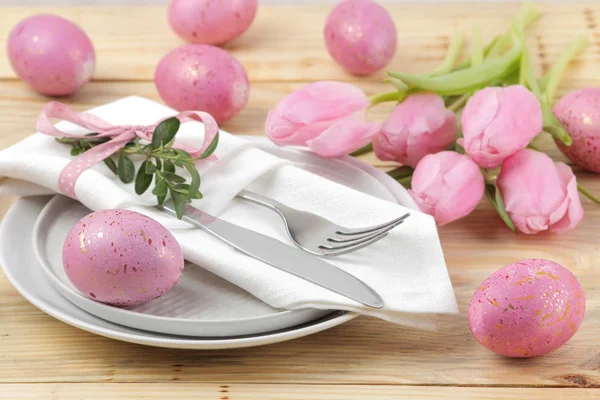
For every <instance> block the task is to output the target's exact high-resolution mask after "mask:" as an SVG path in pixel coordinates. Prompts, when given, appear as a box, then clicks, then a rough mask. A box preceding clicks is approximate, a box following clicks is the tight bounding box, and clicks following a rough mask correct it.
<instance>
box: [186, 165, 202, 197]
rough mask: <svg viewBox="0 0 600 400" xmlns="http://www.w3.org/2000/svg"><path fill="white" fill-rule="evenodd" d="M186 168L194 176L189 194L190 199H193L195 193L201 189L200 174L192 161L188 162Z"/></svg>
mask: <svg viewBox="0 0 600 400" xmlns="http://www.w3.org/2000/svg"><path fill="white" fill-rule="evenodd" d="M186 168H187V170H188V171H189V173H190V175H191V176H192V180H191V182H190V189H189V194H188V200H191V199H192V197H193V196H194V194H195V193H196V192H197V191H198V190H199V189H200V174H199V173H198V170H197V169H196V167H195V166H194V164H192V163H189V164H186Z"/></svg>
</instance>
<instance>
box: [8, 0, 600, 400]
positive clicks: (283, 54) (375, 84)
mask: <svg viewBox="0 0 600 400" xmlns="http://www.w3.org/2000/svg"><path fill="white" fill-rule="evenodd" d="M515 7H516V5H514V4H508V5H507V4H502V5H498V4H485V5H478V7H477V8H473V7H457V6H456V5H431V4H410V5H403V6H393V7H392V11H393V15H394V17H395V19H396V22H397V23H398V26H399V31H400V38H401V42H400V47H399V52H398V57H397V59H396V60H395V61H394V64H393V65H394V68H396V66H397V68H402V69H403V70H406V71H422V70H426V69H428V68H430V67H432V66H433V65H435V63H437V62H439V60H440V59H441V57H442V55H443V51H444V48H445V46H446V45H447V40H448V39H447V37H446V36H447V35H450V34H452V33H453V32H455V31H457V30H459V29H467V27H468V26H469V25H470V24H471V23H472V22H473V21H477V22H478V23H479V24H480V25H482V26H483V27H484V28H485V33H486V35H492V34H493V33H496V32H500V31H502V30H504V29H505V27H506V25H507V24H508V20H509V19H510V18H511V16H512V14H513V13H514V10H515ZM542 7H543V9H544V10H545V11H546V13H547V17H545V19H543V20H542V21H541V22H540V23H539V24H538V25H536V27H535V28H534V31H533V32H534V34H533V36H532V40H533V42H532V45H533V47H532V50H533V51H534V53H535V54H536V62H537V64H538V67H539V68H540V69H542V66H543V65H544V64H548V63H550V62H552V60H554V59H555V58H556V57H557V55H558V53H559V52H560V50H561V49H562V48H564V47H565V46H566V45H567V42H568V41H569V40H570V39H571V38H572V37H575V36H576V35H577V34H578V33H581V32H588V33H589V34H590V39H591V44H590V47H589V48H588V50H587V52H586V53H585V54H584V55H583V56H582V57H581V59H580V60H579V61H578V62H576V63H575V65H574V66H573V68H571V69H570V70H569V75H568V77H567V79H566V80H565V82H564V85H563V87H562V88H561V91H562V93H564V92H565V91H566V90H567V89H574V88H579V87H584V86H600V76H599V75H598V74H597V70H598V65H599V63H600V34H599V33H597V32H598V31H597V27H596V20H595V19H596V14H598V13H599V12H600V4H598V3H593V4H592V3H590V4H588V5H585V4H580V3H578V4H570V5H566V4H551V5H544V6H542ZM41 10H44V11H47V10H48V7H43V8H40V9H35V10H34V9H32V8H13V9H2V11H1V12H0V41H4V40H5V38H6V32H8V30H9V29H10V27H11V26H12V25H13V24H14V22H16V21H18V20H19V19H21V18H23V17H24V16H26V15H29V14H31V13H33V12H34V11H41ZM54 10H58V12H59V13H61V14H62V15H65V16H68V17H69V18H72V19H73V20H75V21H77V22H78V23H81V24H82V26H84V27H86V29H87V30H88V31H89V32H90V34H92V36H93V38H94V41H95V42H96V46H97V49H98V53H99V55H100V61H99V65H98V73H97V75H96V79H97V81H96V82H93V83H91V84H89V85H88V86H86V87H85V88H84V89H83V90H82V91H81V92H80V93H78V94H77V95H76V96H73V97H71V98H68V99H63V101H66V102H69V103H71V104H72V105H73V107H74V108H76V109H77V110H84V109H87V108H90V107H93V106H94V105H99V104H103V103H106V102H108V101H112V100H116V99H118V98H120V97H124V96H127V95H131V94H136V95H141V96H145V97H148V98H152V99H155V100H158V97H157V94H156V91H155V89H154V86H153V84H152V83H151V82H149V81H148V80H149V79H151V76H152V70H153V68H154V64H155V63H156V60H158V58H159V57H160V55H162V54H163V53H164V52H166V51H168V49H170V48H172V47H173V46H176V45H177V43H178V40H177V38H175V37H174V36H173V35H172V34H170V33H169V32H168V27H167V25H166V24H165V23H164V15H163V14H164V11H163V10H162V9H160V8H123V7H121V8H119V7H117V8H115V7H110V8H102V7H90V8H60V9H56V8H55V9H54ZM586 10H590V11H586ZM326 11H327V9H326V7H323V6H321V7H298V6H293V7H289V8H274V7H263V8H262V9H261V11H260V15H259V18H258V19H257V23H256V24H255V25H254V26H253V27H252V29H251V31H249V32H248V34H247V35H245V36H244V37H242V38H240V39H239V40H238V41H236V42H234V43H232V44H231V45H230V46H229V47H228V48H229V49H230V50H231V51H232V52H233V53H234V54H235V55H236V56H238V57H239V58H240V60H242V62H243V63H244V64H245V65H246V67H247V68H248V71H249V74H250V76H251V78H252V80H253V83H252V85H253V86H252V94H251V98H250V103H249V105H248V107H247V108H246V109H245V110H244V111H243V113H242V114H240V116H238V117H236V118H235V119H233V120H231V121H230V122H228V123H226V124H224V125H223V128H224V129H226V130H228V131H231V132H232V133H238V134H241V133H248V134H262V132H263V129H262V127H263V124H264V118H265V116H266V111H267V110H268V109H269V108H270V107H272V106H273V105H274V104H275V103H276V102H277V101H278V100H279V99H281V97H283V96H284V95H285V94H286V93H289V92H291V91H292V90H294V89H295V88H297V87H299V86H300V85H302V84H303V82H306V81H312V80H314V79H345V80H350V79H353V82H354V83H356V84H358V85H359V86H360V87H361V88H363V89H364V90H365V91H366V92H367V93H368V94H373V93H376V92H379V91H383V90H386V88H388V86H386V85H385V84H383V83H379V82H380V81H381V78H382V76H381V74H380V75H378V76H375V77H372V78H369V79H354V78H351V77H350V76H348V75H346V74H343V73H342V72H340V71H339V68H337V67H336V66H335V64H333V62H331V61H330V60H329V59H328V56H327V54H326V52H324V48H323V44H322V40H321V38H320V29H321V27H322V21H323V19H324V17H325V15H326ZM598 15H600V14H598ZM109 19H110V21H111V24H108V23H107V22H106V21H107V20H109ZM131 21H136V23H135V24H132V23H131ZM267 26H268V27H269V29H268V30H267V29H266V28H265V27H267ZM538 36H539V39H538V38H537V37H538ZM537 41H539V42H541V45H540V44H538V43H536V42H537ZM132 50H134V51H135V52H134V53H132ZM11 77H12V75H11V72H10V71H9V68H8V66H7V64H6V60H5V59H4V58H2V59H0V126H2V128H3V132H2V135H0V148H4V147H6V146H7V145H9V144H12V143H15V142H16V141H18V140H19V139H20V138H23V137H25V136H26V135H28V134H29V133H30V132H31V131H32V127H33V122H34V120H35V117H36V116H37V114H38V113H39V111H40V109H41V107H42V105H43V104H44V103H45V102H46V101H48V100H49V99H48V98H45V97H42V96H39V95H36V94H34V93H33V92H32V91H30V90H29V89H27V88H26V87H25V85H24V84H22V83H21V82H18V81H13V80H11ZM2 78H5V80H4V81H2V80H1V79H2ZM114 79H125V80H131V79H134V80H139V82H125V81H120V82H114V81H112V80H114ZM144 80H145V82H144ZM277 81H280V82H277ZM387 112H389V107H387V106H383V107H381V108H380V107H377V108H375V109H373V110H371V111H370V112H369V115H370V117H371V118H372V119H374V120H382V119H384V118H385V116H386V113H387ZM543 147H544V148H545V149H552V144H551V142H550V141H548V140H545V141H544V144H543ZM550 153H551V154H552V155H553V156H557V157H560V155H559V153H558V152H557V151H556V150H554V149H552V150H550ZM365 160H366V161H368V162H370V163H372V164H374V165H377V166H380V167H383V168H385V167H389V166H390V164H389V163H381V162H378V161H376V160H375V159H374V158H373V157H372V156H369V157H367V158H365ZM578 176H579V178H580V180H581V181H582V182H583V183H584V184H585V185H586V186H587V187H588V188H590V189H591V190H592V191H595V192H597V193H600V181H598V179H597V176H596V175H593V174H586V173H580V172H578ZM11 201H12V199H6V198H4V199H0V215H3V214H4V212H5V210H6V209H7V207H8V206H9V204H10V202H11ZM585 211H586V219H585V220H584V221H583V222H582V224H581V225H580V226H579V227H578V228H577V229H576V230H574V231H572V232H569V233H568V234H565V235H561V236H551V235H536V236H531V237H530V236H525V235H519V236H515V235H512V234H511V233H510V232H509V231H508V230H507V229H506V228H504V227H503V225H502V223H501V221H500V220H499V219H498V218H497V216H496V215H495V214H494V213H493V211H492V210H491V208H490V207H489V206H488V205H487V204H486V203H482V204H481V206H480V207H479V208H478V209H477V210H476V211H475V212H474V213H473V214H472V215H471V216H469V217H467V218H465V219H463V220H461V221H458V222H455V223H453V224H450V225H448V226H445V227H442V228H440V236H441V241H442V245H443V247H444V250H445V254H446V259H447V262H448V265H449V272H450V276H451V279H452V281H453V283H454V285H455V288H456V293H457V297H458V302H459V306H460V310H461V315H459V316H455V317H450V316H445V317H441V318H440V323H439V330H438V332H422V331H417V330H414V329H407V328H403V327H399V326H395V325H392V324H389V323H386V322H383V321H380V320H376V319H371V318H359V319H357V320H354V321H351V322H350V323H348V324H345V325H343V326H340V327H337V328H334V329H332V330H329V331H326V332H322V333H320V334H317V335H313V336H310V337H306V338H302V339H299V340H295V341H292V342H287V343H281V344H277V345H272V346H267V347H262V348H252V349H244V350H226V351H225V350H224V351H211V352H196V351H184V350H174V349H159V348H150V347H144V346H139V345H133V344H128V343H123V342H118V341H114V340H110V339H106V338H102V337H98V336H95V335H92V334H89V333H86V332H82V331H80V330H78V329H75V328H72V327H70V326H67V325H65V324H63V323H61V322H59V321H56V320H54V319H52V318H51V317H49V316H47V315H45V314H43V313H42V312H40V311H38V310H37V309H35V308H34V307H33V306H31V305H30V304H28V303H27V302H26V301H25V300H24V299H22V298H21V297H20V296H19V294H18V293H17V292H16V291H15V290H14V289H13V288H12V287H11V286H10V284H9V283H8V282H7V280H6V278H5V277H4V276H3V275H2V274H0V382H3V383H4V384H3V385H2V384H0V398H10V399H18V398H31V397H32V395H34V396H37V398H48V397H51V398H58V399H63V398H64V399H74V398H78V399H79V398H82V397H83V396H82V394H81V393H82V392H83V391H84V390H85V396H86V397H83V398H86V399H87V398H90V399H94V398H107V397H109V398H115V396H119V395H122V396H125V397H122V398H141V397H143V398H164V397H165V394H167V393H168V394H174V393H176V394H180V396H178V397H179V398H198V396H199V395H202V394H204V395H205V396H203V397H207V396H213V397H215V398H220V399H223V398H226V397H229V396H230V395H229V394H220V393H224V392H218V390H216V389H217V387H218V386H215V384H199V383H201V382H228V383H227V385H229V386H230V387H231V388H235V390H236V391H235V392H233V391H232V393H234V395H235V398H242V399H243V398H257V397H258V398H265V399H269V398H286V397H284V396H288V397H287V398H291V399H296V398H297V399H303V398H311V399H312V398H316V394H325V395H327V396H329V397H330V398H342V399H352V398H377V399H379V398H381V399H387V398H407V397H408V398H436V399H438V398H461V399H468V398H490V399H505V398H515V399H516V398H520V399H523V398H527V399H537V398H542V397H544V398H546V397H548V398H556V397H559V396H561V397H562V398H565V399H571V398H573V399H575V398H577V399H580V398H598V396H599V394H598V391H597V390H596V389H593V390H592V389H586V390H572V389H568V390H567V389H557V388H553V389H548V390H545V389H537V388H517V389H505V388H489V389H482V388H448V387H443V388H437V387H429V388H424V387H392V386H383V387H382V386H379V385H402V384H418V385H422V384H427V385H484V386H485V385H491V386H497V385H502V386H538V385H540V386H551V387H563V386H573V387H587V388H590V387H595V388H598V387H600V350H599V349H598V347H597V346H596V343H597V338H598V336H599V335H600V274H599V273H598V271H599V269H598V267H599V266H600V265H599V264H600V262H599V261H598V260H599V259H600V257H599V256H600V246H598V244H597V240H596V238H597V222H598V221H599V220H600V208H598V207H595V206H592V205H591V204H590V202H588V201H585ZM530 257H545V258H550V259H553V260H555V261H557V262H559V263H561V264H563V265H566V266H567V267H569V268H570V269H571V270H572V271H573V272H574V273H576V275H577V276H578V277H579V279H580V281H581V282H582V284H583V286H584V290H585V292H586V297H587V300H588V304H587V311H586V319H585V321H584V323H583V325H582V327H581V329H580V331H579V332H578V333H577V335H575V337H574V338H573V339H572V340H571V341H570V342H569V343H568V344H567V345H565V346H564V347H562V348H561V349H558V350H557V351H555V352H554V353H551V354H549V355H547V356H543V357H538V358H535V359H528V360H512V359H507V358H504V357H500V356H496V355H494V354H493V353H491V352H489V351H488V350H486V349H484V348H483V347H481V346H480V345H479V344H478V343H477V342H476V341H475V340H474V339H473V338H472V336H471V335H470V333H469V331H468V326H467V320H466V310H467V307H468V303H469V300H470V297H471V295H472V293H473V292H474V290H475V288H476V287H477V286H479V284H480V283H481V282H482V281H483V280H484V279H485V278H486V277H487V275H488V274H489V273H491V272H492V271H494V270H496V269H498V268H500V267H501V266H503V265H505V264H507V263H510V262H514V261H516V260H518V259H521V258H530ZM174 381H183V382H181V383H179V384H178V385H173V382H174ZM14 382H21V383H22V384H11V383H14ZM35 382H48V383H47V384H33V383H35ZM60 382H75V383H77V382H81V384H70V383H65V384H61V383H60ZM87 382H98V383H99V384H91V383H87ZM102 382H106V383H107V384H102ZM118 382H125V383H118ZM140 382H141V383H142V384H140ZM265 382H267V383H278V384H284V383H294V384H295V385H248V384H245V383H265ZM29 383H32V384H29ZM182 383H183V386H181V384H182ZM312 383H322V384H352V383H360V384H363V385H361V386H350V387H345V385H344V386H341V385H332V386H315V385H304V384H312ZM372 384H377V385H378V386H368V385H372ZM217 385H219V384H217ZM82 388H83V389H82ZM179 388H181V393H179V392H178V391H179ZM223 389H230V388H222V389H221V388H220V389H219V390H223ZM228 391H229V390H228ZM107 393H108V394H110V393H112V394H113V395H112V396H105V394H107ZM3 396H6V397H3ZM19 396H20V397H19ZM24 396H25V397H24ZM94 396H95V397H94ZM127 396H128V397H127ZM191 396H195V397H191ZM244 396H245V397H244ZM290 396H291V397H290ZM294 396H296V397H294ZM386 396H387V397H386ZM419 396H421V397H419ZM428 396H429V397H428ZM444 396H446V397H444ZM321 397H323V398H326V397H324V396H321ZM321 397H319V398H321ZM119 398H121V397H119ZM209 398H210V397H209Z"/></svg>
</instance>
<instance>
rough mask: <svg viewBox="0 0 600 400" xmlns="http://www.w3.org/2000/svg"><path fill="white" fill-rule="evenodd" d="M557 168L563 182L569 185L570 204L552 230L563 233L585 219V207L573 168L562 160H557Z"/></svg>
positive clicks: (568, 196)
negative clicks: (582, 203)
mask: <svg viewBox="0 0 600 400" xmlns="http://www.w3.org/2000/svg"><path fill="white" fill-rule="evenodd" d="M556 168H557V169H558V172H559V174H560V176H561V178H562V180H563V183H564V184H566V185H567V200H568V203H569V205H568V210H567V212H566V213H565V215H564V217H563V218H562V219H561V220H559V221H557V222H556V223H555V224H554V225H552V226H551V227H550V231H551V232H554V233H563V232H566V231H568V230H570V229H572V228H574V227H575V226H577V224H579V222H580V221H581V220H582V219H583V207H582V206H581V199H580V198H579V191H578V190H577V179H576V178H575V175H574V174H573V170H571V168H570V167H569V166H568V165H566V164H565V163H562V162H557V163H556Z"/></svg>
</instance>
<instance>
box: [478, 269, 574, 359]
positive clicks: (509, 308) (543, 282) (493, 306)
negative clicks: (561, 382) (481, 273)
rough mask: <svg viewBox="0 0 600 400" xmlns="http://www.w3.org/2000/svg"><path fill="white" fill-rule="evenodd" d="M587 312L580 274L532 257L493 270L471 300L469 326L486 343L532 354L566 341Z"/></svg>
mask: <svg viewBox="0 0 600 400" xmlns="http://www.w3.org/2000/svg"><path fill="white" fill-rule="evenodd" d="M584 313H585V296H584V293H583V290H582V289H581V286H580V284H579V282H578V281H577V278H575V276H574V275H573V274H572V273H571V272H570V271H569V270H568V269H566V268H565V267H563V266H561V265H559V264H557V263H555V262H552V261H548V260H542V259H528V260H522V261H519V262H516V263H514V264H509V265H507V266H505V267H503V268H501V269H499V270H498V271H496V272H494V273H493V274H492V275H490V277H489V278H488V279H486V280H485V281H484V282H483V283H482V284H481V286H480V287H479V288H478V289H477V291H476V292H475V294H474V295H473V299H472V300H471V304H470V306H469V328H470V329H471V332H472V333H473V336H475V339H477V341H479V342H480V343H481V344H482V345H484V346H485V347H487V348H488V349H490V350H492V351H493V352H496V353H498V354H502V355H505V356H509V357H534V356H538V355H542V354H546V353H549V352H551V351H552V350H555V349H557V348H558V347H560V346H562V345H563V344H565V343H566V342H567V341H568V340H569V339H571V337H572V336H573V335H574V334H575V332H577V329H579V326H580V325H581V322H582V321H583V316H584Z"/></svg>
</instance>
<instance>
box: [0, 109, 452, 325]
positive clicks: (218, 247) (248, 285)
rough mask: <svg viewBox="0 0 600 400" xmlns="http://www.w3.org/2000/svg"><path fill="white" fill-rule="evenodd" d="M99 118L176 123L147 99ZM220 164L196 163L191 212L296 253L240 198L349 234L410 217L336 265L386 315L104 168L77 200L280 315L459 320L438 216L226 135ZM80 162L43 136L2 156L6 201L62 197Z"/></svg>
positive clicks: (276, 223) (100, 112) (195, 132)
mask: <svg viewBox="0 0 600 400" xmlns="http://www.w3.org/2000/svg"><path fill="white" fill-rule="evenodd" d="M90 112H91V113H92V114H94V115H96V116H98V117H100V118H102V119H104V120H106V121H108V122H109V123H112V124H129V125H150V124H153V123H155V122H156V121H157V119H160V118H164V117H168V116H170V115H174V114H176V113H175V111H173V110H172V109H169V108H167V107H165V106H163V105H160V104H158V103H155V102H152V101H150V100H147V99H143V98H140V97H127V98H124V99H122V100H119V101H116V102H114V103H109V104H106V105H103V106H101V107H98V108H95V109H93V110H91V111H90ZM32 125H33V121H32ZM57 127H58V128H59V129H61V130H63V131H67V132H71V133H81V132H84V131H83V130H82V128H80V127H77V126H75V125H73V124H71V123H68V122H64V121H63V122H61V123H59V124H58V125H57ZM202 139H203V126H202V124H200V123H198V122H189V123H187V124H184V125H182V126H181V129H180V132H179V133H178V134H177V140H178V142H179V141H181V142H182V143H187V144H190V145H196V146H197V145H198V143H202ZM215 154H216V155H217V156H218V157H219V159H220V160H219V162H213V161H202V162H198V163H197V167H198V169H199V171H200V173H201V175H202V187H201V190H202V193H203V194H204V198H203V199H202V200H195V201H194V202H193V203H192V205H193V206H194V207H196V208H199V209H201V210H203V211H205V212H207V213H210V214H213V215H217V216H219V217H220V218H222V219H224V220H226V221H229V222H232V223H234V224H237V225H240V226H243V227H245V228H248V229H251V230H253V231H256V232H260V233H262V234H265V235H268V236H271V237H273V238H276V239H278V240H280V241H282V242H284V243H287V244H290V245H292V243H291V241H290V240H289V239H288V237H287V234H286V232H285V229H284V226H283V224H282V221H281V220H280V219H279V217H278V216H277V215H275V214H274V213H273V212H271V211H269V210H266V209H262V208H261V207H259V206H257V205H253V204H250V203H247V202H244V201H242V200H239V199H235V198H234V197H235V195H236V193H238V192H239V191H240V190H241V189H243V188H246V189H249V190H251V191H254V192H257V193H261V194H263V195H265V196H267V197H270V198H273V199H276V200H278V201H280V202H282V203H284V204H287V205H289V206H291V207H294V208H297V209H300V210H306V211H309V212H312V213H315V214H318V215H321V216H323V217H325V218H328V219H330V220H332V221H334V222H335V223H338V224H340V225H344V226H348V227H363V226H369V225H373V224H378V223H382V222H385V221H389V220H391V219H393V218H397V217H398V216H400V215H403V214H404V213H406V212H408V211H410V212H411V214H412V215H411V217H410V218H408V219H407V220H406V221H405V223H404V224H402V225H401V226H400V227H398V228H396V229H394V230H393V231H392V232H391V233H390V235H389V236H388V237H386V238H385V239H383V240H381V241H379V242H377V243H375V244H373V245H371V246H369V247H367V248H365V249H362V250H360V251H358V252H355V253H351V254H348V255H344V256H340V257H336V258H328V259H327V261H328V262H330V263H331V264H334V265H336V266H337V267H339V268H342V269H344V270H345V271H347V272H349V273H350V274H352V275H354V276H356V277H358V278H359V279H361V280H363V281H364V282H365V283H367V284H368V285H369V286H371V287H372V288H373V289H375V290H376V291H377V292H378V293H379V295H380V296H381V297H382V299H383V300H384V302H385V307H384V308H383V309H380V310H376V309H371V308H368V307H365V306H363V305H361V304H359V303H357V302H355V301H353V300H350V299H347V298H345V297H343V296H340V295H338V294H336V293H333V292H331V291H329V290H327V289H323V288H321V287H319V286H317V285H315V284H312V283H310V282H307V281H305V280H303V279H300V278H297V277H295V276H293V275H291V274H288V273H286V272H283V271H280V270H278V269H276V268H273V267H271V266H269V265H266V264H264V263H262V262H260V261H257V260H255V259H252V258H250V257H247V256H245V255H244V254H242V253H241V252H238V251H236V250H234V249H232V248H231V247H229V246H228V245H227V244H225V243H223V242H221V241H220V240H218V239H216V238H214V237H212V236H211V235H210V234H207V233H205V232H204V231H202V230H199V229H194V228H193V227H191V226H190V225H189V224H187V223H185V222H182V221H179V220H177V219H175V218H173V217H170V216H167V215H166V214H164V213H162V212H161V211H159V210H158V209H156V208H154V207H153V206H154V205H155V204H156V198H155V197H154V196H153V195H152V194H151V193H150V192H151V190H148V191H147V192H146V194H144V195H143V196H138V195H136V194H135V192H134V188H133V186H134V185H133V184H129V185H126V184H123V183H121V182H120V181H119V179H118V178H117V177H116V176H115V175H114V174H113V173H112V172H110V171H109V170H108V168H106V167H105V165H104V164H103V163H100V164H97V165H95V166H93V167H92V168H90V169H88V170H86V171H84V172H83V173H82V174H81V176H80V177H79V179H78V180H77V181H76V184H75V194H76V195H77V198H78V200H79V201H81V202H82V203H83V204H84V205H86V206H87V207H88V208H90V209H92V210H101V209H109V208H125V209H130V210H133V211H137V212H140V213H143V214H146V215H148V216H150V217H152V218H154V219H156V220H157V221H159V222H160V223H162V224H163V225H164V226H166V227H167V228H168V229H169V230H170V231H171V232H172V233H173V235H174V236H175V237H176V238H177V240H178V242H179V243H180V245H181V246H182V249H183V252H184V256H185V258H186V259H187V260H189V261H191V262H193V263H194V264H196V265H199V266H201V267H203V268H205V269H207V270H209V271H211V272H212V273H214V274H216V275H219V276H221V277H222V278H223V279H225V280H227V281H229V282H232V283H234V284H235V285H237V286H239V287H241V288H243V289H245V290H246V291H248V292H249V293H251V294H253V295H254V296H256V297H258V298H259V299H261V300H262V301H264V302H266V303H268V304H269V305H271V306H272V307H275V308H283V309H300V308H319V309H338V310H349V311H355V312H358V313H362V314H367V315H371V316H375V317H378V318H382V319H385V320H388V321H391V322H394V323H398V324H404V325H411V326H415V327H419V328H424V329H431V328H433V327H434V324H433V322H432V320H431V319H430V316H432V315H433V314H436V313H457V312H458V308H457V305H456V299H455V297H454V291H453V289H452V284H451V282H450V279H449V277H448V273H447V270H446V265H445V262H444V257H443V253H442V249H441V246H440V243H439V239H438V236H437V230H436V225H435V223H434V221H433V219H432V218H431V217H430V216H428V215H425V214H423V213H420V212H417V211H414V210H409V209H407V208H405V207H402V206H399V205H397V204H394V203H391V202H388V201H385V200H382V199H379V198H376V197H372V196H370V195H367V194H364V193H361V192H358V191H356V190H354V189H351V188H348V187H346V186H343V185H340V184H338V183H335V182H333V181H330V180H327V179H325V178H322V177H320V176H317V175H315V174H312V173H310V172H307V171H305V170H303V169H301V168H298V167H295V166H293V165H291V164H290V163H289V162H287V161H284V160H283V159H280V158H278V157H275V156H273V155H271V154H268V153H266V152H264V151H262V150H260V149H257V148H255V147H254V146H253V145H252V143H251V142H249V141H247V140H244V139H242V138H239V137H235V136H234V135H231V134H228V133H226V132H223V131H221V133H220V141H219V146H218V148H217V151H216V153H215ZM72 159H73V157H71V156H70V146H68V145H65V144H60V143H57V142H56V141H55V140H54V138H52V137H49V136H46V135H43V134H40V133H36V134H34V135H32V136H29V137H28V138H26V139H24V140H23V141H21V142H19V143H17V144H15V145H14V146H12V147H9V148H7V149H5V150H3V151H2V152H0V177H2V178H1V179H0V195H23V196H24V195H36V194H48V193H59V188H58V177H59V175H60V173H61V171H62V169H63V168H64V167H65V165H67V164H68V163H69V161H71V160H72Z"/></svg>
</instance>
